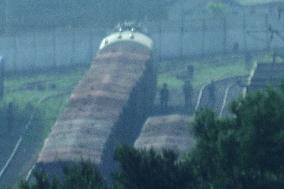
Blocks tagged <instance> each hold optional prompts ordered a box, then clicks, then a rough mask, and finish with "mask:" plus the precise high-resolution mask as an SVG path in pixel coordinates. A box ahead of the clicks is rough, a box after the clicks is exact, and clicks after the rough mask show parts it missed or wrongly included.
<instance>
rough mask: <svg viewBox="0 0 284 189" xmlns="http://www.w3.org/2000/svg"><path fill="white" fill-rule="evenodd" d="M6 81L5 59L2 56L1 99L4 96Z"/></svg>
mask: <svg viewBox="0 0 284 189" xmlns="http://www.w3.org/2000/svg"><path fill="white" fill-rule="evenodd" d="M4 82H5V61H4V59H3V57H1V56H0V100H2V99H3V97H4Z"/></svg>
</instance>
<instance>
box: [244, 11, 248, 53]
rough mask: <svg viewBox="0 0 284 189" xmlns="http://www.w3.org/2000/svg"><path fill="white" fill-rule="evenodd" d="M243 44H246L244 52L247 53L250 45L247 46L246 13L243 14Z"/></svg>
mask: <svg viewBox="0 0 284 189" xmlns="http://www.w3.org/2000/svg"><path fill="white" fill-rule="evenodd" d="M243 43H244V51H245V53H246V52H247V51H248V44H247V20H246V15H245V13H243Z"/></svg>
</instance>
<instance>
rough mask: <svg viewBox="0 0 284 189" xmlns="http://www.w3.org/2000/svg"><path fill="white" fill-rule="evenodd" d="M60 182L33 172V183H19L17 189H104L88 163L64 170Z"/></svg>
mask: <svg viewBox="0 0 284 189" xmlns="http://www.w3.org/2000/svg"><path fill="white" fill-rule="evenodd" d="M63 172H64V176H63V179H62V181H61V182H59V181H58V179H57V178H54V179H51V178H50V177H48V176H47V174H46V173H44V172H40V171H39V172H35V173H34V174H33V178H34V179H33V182H32V183H29V182H27V181H21V182H20V184H19V187H18V188H19V189H106V188H107V187H106V184H105V181H104V180H103V178H102V177H101V175H100V173H99V171H98V170H97V169H96V168H95V167H94V165H93V164H91V163H90V162H81V163H80V164H74V165H73V166H71V167H66V168H65V169H64V171H63Z"/></svg>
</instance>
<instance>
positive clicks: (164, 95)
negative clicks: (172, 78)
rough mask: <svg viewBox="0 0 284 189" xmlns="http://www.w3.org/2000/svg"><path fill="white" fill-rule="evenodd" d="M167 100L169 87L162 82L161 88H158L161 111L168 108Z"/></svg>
mask: <svg viewBox="0 0 284 189" xmlns="http://www.w3.org/2000/svg"><path fill="white" fill-rule="evenodd" d="M168 102H169V89H168V85H167V84H166V83H164V84H163V88H162V89H161V90H160V103H161V111H162V112H165V111H167V109H168Z"/></svg>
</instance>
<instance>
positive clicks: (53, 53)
mask: <svg viewBox="0 0 284 189" xmlns="http://www.w3.org/2000/svg"><path fill="white" fill-rule="evenodd" d="M52 62H53V67H54V68H56V67H57V62H56V27H55V26H54V27H53V30H52Z"/></svg>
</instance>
